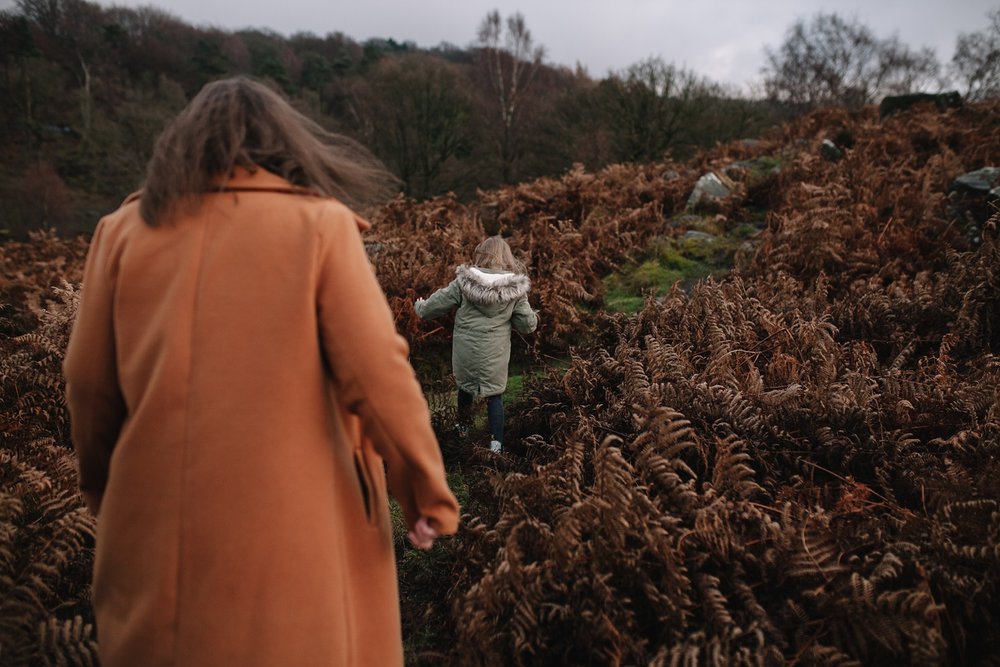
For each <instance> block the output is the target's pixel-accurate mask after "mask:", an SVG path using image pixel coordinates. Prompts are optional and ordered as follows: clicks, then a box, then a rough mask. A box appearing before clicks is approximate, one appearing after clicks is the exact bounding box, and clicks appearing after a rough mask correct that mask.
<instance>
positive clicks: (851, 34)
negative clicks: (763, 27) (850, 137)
mask: <svg viewBox="0 0 1000 667" xmlns="http://www.w3.org/2000/svg"><path fill="white" fill-rule="evenodd" d="M765 53H766V54H767V65H765V67H764V69H763V73H764V84H765V86H766V89H767V92H768V95H769V96H770V97H771V98H773V99H777V100H781V101H785V102H791V103H794V104H804V105H807V106H817V105H822V104H835V105H844V106H850V107H857V106H861V105H864V104H869V103H872V102H874V101H875V100H876V99H877V98H879V97H881V96H883V95H887V94H898V93H906V92H912V91H917V90H921V89H924V88H927V87H929V86H931V85H934V84H935V83H936V81H937V74H938V71H939V69H940V66H939V64H938V62H937V58H936V57H935V55H934V52H933V51H932V50H930V49H928V48H923V49H920V50H918V51H913V50H911V49H910V48H909V47H907V46H906V45H904V44H902V43H901V42H900V41H899V39H898V38H896V37H891V38H888V39H879V38H878V37H876V36H875V35H874V33H872V31H871V30H870V29H869V28H868V27H867V26H864V25H862V24H860V23H858V22H857V21H856V20H855V21H850V22H848V21H846V20H844V19H843V18H841V17H840V16H838V15H837V14H835V13H834V14H817V15H816V16H814V17H813V19H812V20H811V21H810V22H809V23H808V24H806V23H805V22H804V21H803V20H801V19H800V20H798V21H796V22H795V23H794V24H793V25H792V27H791V28H789V30H788V32H787V33H786V35H785V41H784V43H782V45H781V46H780V47H779V48H778V50H777V51H772V50H771V49H770V48H767V49H765Z"/></svg>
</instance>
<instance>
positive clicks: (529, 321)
mask: <svg viewBox="0 0 1000 667" xmlns="http://www.w3.org/2000/svg"><path fill="white" fill-rule="evenodd" d="M510 323H511V326H513V327H514V330H515V331H519V332H520V333H525V334H526V333H531V332H532V331H534V330H535V327H537V326H538V313H536V312H535V311H533V310H532V309H531V305H530V304H528V297H526V296H522V297H521V298H520V299H518V300H517V303H515V304H514V313H513V315H511V318H510Z"/></svg>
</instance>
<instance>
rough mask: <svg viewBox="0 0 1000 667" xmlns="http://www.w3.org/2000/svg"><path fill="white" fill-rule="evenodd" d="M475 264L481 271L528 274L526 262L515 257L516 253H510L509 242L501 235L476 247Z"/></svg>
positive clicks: (488, 239) (490, 238)
mask: <svg viewBox="0 0 1000 667" xmlns="http://www.w3.org/2000/svg"><path fill="white" fill-rule="evenodd" d="M473 264H475V265H476V266H478V267H479V268H481V269H495V270H498V271H512V272H514V273H521V274H526V273H527V272H528V270H527V268H525V266H524V262H522V261H521V260H519V259H517V258H516V257H514V253H512V252H511V251H510V246H509V245H507V242H506V241H504V240H503V237H502V236H500V235H499V234H498V235H496V236H490V237H489V238H487V239H486V240H485V241H483V242H482V243H480V244H479V245H477V246H476V252H475V255H474V260H473Z"/></svg>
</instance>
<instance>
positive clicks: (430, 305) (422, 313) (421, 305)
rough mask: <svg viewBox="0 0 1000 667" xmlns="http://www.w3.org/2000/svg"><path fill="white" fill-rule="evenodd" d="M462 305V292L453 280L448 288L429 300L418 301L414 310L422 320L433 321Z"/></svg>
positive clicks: (440, 290) (414, 305)
mask: <svg viewBox="0 0 1000 667" xmlns="http://www.w3.org/2000/svg"><path fill="white" fill-rule="evenodd" d="M460 305H462V292H461V290H460V289H459V287H458V281H457V280H452V281H451V283H450V284H449V285H448V286H447V287H442V288H441V289H439V290H438V291H436V292H434V294H431V295H430V297H428V298H427V299H417V301H416V302H415V303H414V304H413V309H414V310H415V311H417V315H418V316H419V317H420V319H423V320H433V319H434V318H435V317H441V316H442V315H446V314H448V313H449V312H451V310H452V309H453V308H457V307H458V306H460Z"/></svg>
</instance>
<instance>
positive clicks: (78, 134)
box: [0, 0, 998, 238]
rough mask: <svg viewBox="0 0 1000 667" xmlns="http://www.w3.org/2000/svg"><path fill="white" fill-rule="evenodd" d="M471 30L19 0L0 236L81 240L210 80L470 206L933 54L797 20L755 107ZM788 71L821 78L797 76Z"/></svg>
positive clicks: (852, 97) (4, 31)
mask: <svg viewBox="0 0 1000 667" xmlns="http://www.w3.org/2000/svg"><path fill="white" fill-rule="evenodd" d="M991 18H992V19H993V25H992V26H991V28H992V30H993V33H997V32H998V29H997V25H996V24H997V21H996V17H991ZM331 27H335V25H334V26H331ZM831 27H832V28H836V29H837V30H839V32H838V31H837V30H835V31H833V32H831V31H830V29H831ZM473 28H474V26H470V38H472V39H471V44H470V45H469V46H467V47H459V46H454V45H450V44H441V45H439V46H437V47H434V48H431V49H422V48H418V47H417V46H416V45H415V44H413V43H409V42H404V43H399V42H396V41H394V40H392V39H370V40H367V41H365V42H360V43H359V42H357V41H355V40H353V39H351V38H350V37H348V36H346V35H344V34H343V33H340V32H330V33H327V34H326V35H325V36H323V37H320V36H317V35H315V34H312V33H297V34H295V35H292V36H291V37H285V36H282V35H280V34H277V33H275V32H272V31H268V30H257V29H252V30H251V29H248V30H241V31H237V32H229V31H225V30H220V29H217V28H206V27H195V26H192V25H189V24H187V23H185V22H184V21H182V20H180V19H179V18H177V17H175V16H172V15H170V14H169V13H166V12H164V11H161V10H158V9H155V8H152V7H143V8H138V9H131V8H124V7H111V8H105V7H102V6H99V5H97V4H93V3H90V2H86V1H85V0H19V1H18V2H17V3H16V8H15V9H14V10H12V11H6V12H0V56H2V61H3V74H2V78H0V99H3V104H2V105H0V117H2V127H0V150H2V152H3V154H4V156H5V158H4V160H3V163H2V165H0V197H2V201H3V206H2V207H0V233H2V234H3V235H12V236H23V234H24V233H25V231H26V230H28V229H34V228H39V227H54V228H57V229H60V230H64V231H76V230H86V229H89V228H91V227H92V225H93V224H94V222H95V221H96V219H97V218H98V217H99V216H100V215H101V214H102V213H104V212H106V211H108V210H110V209H111V208H113V207H114V206H115V205H116V204H117V203H118V201H120V200H121V198H123V197H124V196H125V195H126V194H127V193H129V192H131V191H133V190H135V189H136V188H137V187H138V186H139V184H140V183H141V181H142V176H143V169H144V166H145V164H146V161H147V160H148V158H149V154H150V150H151V147H152V144H153V141H154V139H155V137H156V135H157V134H158V133H159V131H160V130H161V129H162V127H163V126H164V124H165V123H166V122H167V121H168V120H169V119H170V118H171V117H172V116H173V115H174V114H176V113H177V112H178V111H179V110H180V109H181V108H182V107H183V106H184V105H185V103H186V102H187V100H188V99H190V98H191V96H192V95H193V94H194V93H196V92H197V91H198V90H199V89H200V88H201V86H202V85H204V84H205V83H206V82H208V81H210V80H213V79H217V78H220V77H225V76H231V75H235V74H247V75H251V76H254V77H257V78H259V79H262V80H265V81H268V82H270V83H271V84H272V85H274V86H275V87H276V88H279V89H281V90H282V91H283V92H284V93H285V94H286V95H288V96H289V97H290V98H291V99H292V100H293V101H294V102H295V103H296V104H297V105H298V106H299V108H300V109H302V110H303V111H305V112H306V113H307V114H309V115H310V116H312V117H313V118H315V119H316V120H317V121H318V122H320V123H321V124H322V125H323V126H325V127H327V128H329V129H331V130H334V131H337V132H341V133H344V134H347V135H349V136H352V137H354V138H356V139H359V140H360V141H361V142H362V143H364V144H365V145H367V146H368V147H370V148H371V149H372V150H373V151H375V153H376V154H377V155H378V156H379V157H380V158H381V159H382V160H383V161H384V162H385V164H386V165H387V166H388V167H389V168H390V169H391V170H392V171H393V172H394V173H396V174H397V175H398V176H399V177H400V179H401V183H402V185H401V188H402V191H403V192H404V193H405V194H406V195H408V196H411V197H414V198H417V199H423V198H427V197H430V196H434V195H438V194H442V193H445V192H449V191H452V192H455V193H456V194H457V195H458V196H459V197H468V196H469V195H471V194H473V193H475V191H476V189H485V188H491V187H494V186H496V185H498V184H501V183H512V182H517V181H521V180H525V179H530V178H535V177H538V176H544V175H555V174H560V173H562V172H564V171H565V170H566V169H567V168H569V167H570V166H572V165H573V164H574V163H582V164H583V165H584V166H585V167H587V168H588V169H596V168H599V167H601V166H603V165H605V164H609V163H615V162H642V161H650V160H656V159H661V158H662V157H664V156H665V155H667V154H670V155H671V156H673V157H676V158H685V157H687V156H688V155H690V154H691V153H693V152H694V151H696V150H698V149H700V148H703V147H707V146H712V145H714V144H715V143H717V142H720V141H729V140H732V139H736V138H743V137H752V136H755V135H757V134H759V133H760V132H761V131H762V130H763V129H765V128H767V127H769V126H771V125H773V124H774V123H776V122H778V121H781V120H785V119H787V118H788V117H789V116H791V115H793V114H796V113H799V112H801V111H802V110H804V109H807V108H810V107H813V106H816V105H817V104H830V103H834V104H837V103H842V104H864V103H868V102H870V101H872V98H873V96H875V95H877V94H881V93H885V92H899V91H905V90H910V89H927V88H933V87H935V85H937V87H940V84H939V83H938V84H935V79H934V77H936V76H937V74H938V70H939V69H940V68H939V66H938V65H937V63H936V61H934V60H933V54H928V53H927V52H926V51H917V52H912V51H910V50H909V49H908V48H907V47H905V46H902V45H900V44H899V43H898V41H896V40H895V39H893V40H878V39H876V38H874V37H873V36H872V35H871V33H870V31H868V30H867V29H866V28H864V27H863V26H859V25H858V24H856V23H854V24H851V23H846V22H844V21H842V20H841V19H840V18H839V17H837V16H836V15H818V16H817V17H815V18H814V19H813V22H812V23H811V24H810V23H803V22H802V21H799V22H798V23H796V24H795V25H794V26H793V27H792V28H791V29H790V30H789V32H788V35H787V38H786V42H785V44H783V45H782V47H781V49H779V50H777V51H774V52H771V51H768V66H767V68H766V69H765V72H764V74H765V80H764V87H763V88H762V89H761V90H760V91H759V92H758V93H757V94H755V95H753V96H752V97H747V96H746V95H743V94H741V93H740V91H737V90H733V89H730V88H727V87H725V86H723V85H720V84H718V83H715V82H712V81H710V80H708V79H706V78H705V77H702V76H700V75H698V74H696V73H694V72H692V71H690V70H687V69H684V68H681V67H677V66H675V65H673V64H670V63H666V62H664V61H663V60H662V59H660V58H657V57H651V58H648V59H646V60H643V61H641V62H639V63H636V64H635V65H633V66H631V67H629V68H626V69H625V70H623V71H620V72H614V73H609V74H608V75H607V76H605V77H604V78H603V79H599V80H598V79H594V78H592V77H591V76H590V74H589V73H588V72H586V71H584V70H582V69H579V68H577V69H576V70H573V69H570V68H567V67H563V66H558V65H553V64H549V63H546V62H544V59H543V57H544V51H543V49H542V47H540V46H538V45H536V44H535V43H534V42H533V39H532V36H531V33H530V31H529V30H528V28H527V26H526V24H525V21H524V18H523V17H522V16H521V15H519V14H515V15H513V16H510V17H506V18H502V17H501V16H500V15H499V14H498V13H497V12H493V13H490V14H488V15H487V16H486V17H485V18H484V19H483V21H482V23H481V24H480V26H478V30H474V29H473ZM852 31H853V32H852ZM993 33H990V31H989V29H987V31H985V32H984V33H982V34H981V35H980V34H979V33H976V34H975V35H974V36H978V37H983V36H985V37H984V38H986V39H989V38H990V37H991V35H992V34H993ZM859 34H860V35H861V36H862V37H864V36H867V37H868V38H869V39H870V41H871V45H874V46H875V47H878V48H881V49H883V51H885V55H884V57H883V56H880V55H879V53H880V52H879V50H878V48H876V49H875V50H871V49H869V50H868V51H865V52H861V51H858V53H857V54H855V57H854V60H851V59H850V58H848V60H847V61H846V62H842V60H843V58H842V57H841V56H842V54H841V53H837V55H836V56H834V55H832V54H833V53H834V50H832V47H833V46H836V42H837V40H840V41H842V42H844V43H850V44H852V48H855V49H857V48H859V47H858V46H857V45H858V44H859V42H858V36H859ZM963 37H966V36H963ZM821 40H826V41H827V42H831V43H832V46H831V51H830V54H831V55H830V56H829V57H828V60H829V62H828V63H827V64H828V65H829V66H828V67H827V70H826V71H821V68H819V69H817V68H816V67H815V63H812V62H808V60H807V54H806V51H805V50H801V49H800V51H799V52H797V51H796V48H797V46H796V45H797V44H798V45H799V47H801V45H802V44H805V43H813V42H814V43H821ZM960 41H961V40H960ZM994 41H995V40H994ZM976 45H978V47H977V48H979V50H980V51H981V50H982V48H983V47H982V45H981V44H979V43H978V42H977V43H975V44H973V46H976ZM890 47H891V48H890ZM887 49H888V50H887ZM972 51H973V52H975V49H972ZM814 52H815V50H814V49H812V50H809V51H808V57H815V53H814ZM848 55H850V54H848ZM890 56H891V58H890ZM957 57H958V55H957V54H956V58H957ZM879 58H882V59H883V60H885V62H886V63H888V64H887V65H879V62H881V61H880V60H879ZM796 67H798V68H799V70H798V71H796V69H795V68H796ZM866 67H867V68H868V69H865V68H866ZM838 68H841V70H843V71H839V70H838ZM803 69H805V70H808V71H811V72H814V73H817V74H815V75H814V76H813V79H812V80H809V78H808V76H807V77H805V78H803V75H802V70H803ZM869 70H870V78H869V79H864V77H863V76H861V75H864V76H869ZM979 76H980V80H981V79H982V76H981V75H979ZM976 85H978V86H979V88H978V89H977V91H978V93H977V94H980V95H982V91H983V90H985V91H986V93H987V94H989V93H990V91H991V89H990V88H989V86H988V85H987V86H985V88H984V86H983V84H982V83H981V81H980V83H978V84H976ZM993 85H994V88H993V89H992V91H993V92H995V81H994V82H993ZM968 89H969V92H974V91H973V84H972V83H971V79H970V82H969V86H968ZM0 238H2V237H0Z"/></svg>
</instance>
